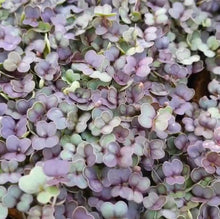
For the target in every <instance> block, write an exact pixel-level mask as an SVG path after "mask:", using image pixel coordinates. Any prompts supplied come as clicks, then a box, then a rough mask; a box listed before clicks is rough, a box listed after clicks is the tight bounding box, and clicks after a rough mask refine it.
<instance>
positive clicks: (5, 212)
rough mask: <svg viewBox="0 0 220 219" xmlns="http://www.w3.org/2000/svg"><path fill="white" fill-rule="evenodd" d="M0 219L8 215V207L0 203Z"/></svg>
mask: <svg viewBox="0 0 220 219" xmlns="http://www.w3.org/2000/svg"><path fill="white" fill-rule="evenodd" d="M0 212H1V213H0V219H5V218H7V216H8V208H6V207H5V206H4V205H3V204H2V203H0Z"/></svg>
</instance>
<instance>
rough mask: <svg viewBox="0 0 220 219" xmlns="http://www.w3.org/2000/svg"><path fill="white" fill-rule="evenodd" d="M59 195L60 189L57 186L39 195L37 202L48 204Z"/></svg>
mask: <svg viewBox="0 0 220 219" xmlns="http://www.w3.org/2000/svg"><path fill="white" fill-rule="evenodd" d="M58 195H59V189H58V188H57V187H56V186H49V187H47V188H46V189H45V190H44V191H42V192H40V193H39V194H38V195H37V200H38V201H39V202H40V203H42V204H46V203H48V202H49V201H50V200H51V198H52V197H56V196H58Z"/></svg>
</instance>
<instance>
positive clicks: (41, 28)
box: [33, 21, 51, 33]
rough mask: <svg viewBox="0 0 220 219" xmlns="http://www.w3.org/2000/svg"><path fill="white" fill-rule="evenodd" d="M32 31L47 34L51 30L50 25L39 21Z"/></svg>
mask: <svg viewBox="0 0 220 219" xmlns="http://www.w3.org/2000/svg"><path fill="white" fill-rule="evenodd" d="M33 30H34V31H35V32H38V33H47V32H49V31H50V30H51V25H50V24H49V23H45V22H42V21H40V22H39V24H38V27H36V28H33Z"/></svg>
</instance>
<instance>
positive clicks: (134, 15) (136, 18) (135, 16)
mask: <svg viewBox="0 0 220 219" xmlns="http://www.w3.org/2000/svg"><path fill="white" fill-rule="evenodd" d="M131 20H132V21H134V22H137V21H139V20H141V13H140V12H138V11H133V12H132V17H131Z"/></svg>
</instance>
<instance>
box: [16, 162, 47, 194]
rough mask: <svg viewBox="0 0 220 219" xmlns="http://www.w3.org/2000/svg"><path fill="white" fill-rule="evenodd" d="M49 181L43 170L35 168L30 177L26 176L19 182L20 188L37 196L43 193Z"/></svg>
mask: <svg viewBox="0 0 220 219" xmlns="http://www.w3.org/2000/svg"><path fill="white" fill-rule="evenodd" d="M46 181H47V176H46V175H45V174H44V172H43V168H42V167H40V166H35V167H34V168H33V169H32V170H31V172H30V174H29V175H25V176H23V177H21V178H20V180H19V187H20V189H21V190H22V191H24V192H26V193H28V194H35V193H38V192H39V191H42V188H43V187H44V186H45V184H46Z"/></svg>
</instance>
